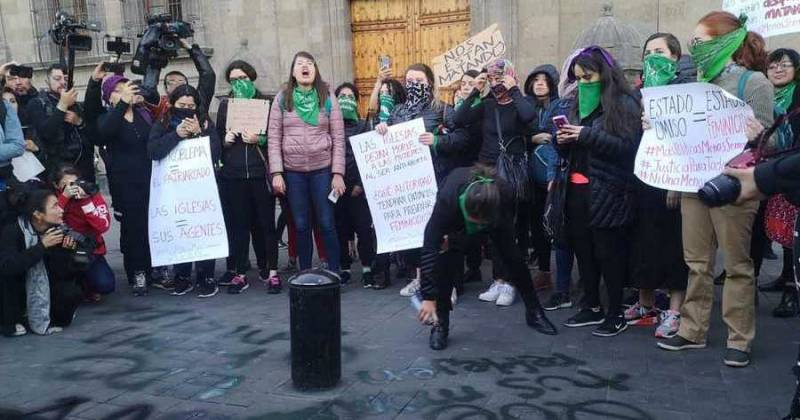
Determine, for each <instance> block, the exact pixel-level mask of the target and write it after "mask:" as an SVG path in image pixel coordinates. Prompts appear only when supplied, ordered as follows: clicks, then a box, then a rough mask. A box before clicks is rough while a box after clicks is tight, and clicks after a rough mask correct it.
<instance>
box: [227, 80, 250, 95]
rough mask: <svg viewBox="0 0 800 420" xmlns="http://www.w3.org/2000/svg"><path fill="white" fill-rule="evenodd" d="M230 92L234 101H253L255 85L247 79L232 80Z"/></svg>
mask: <svg viewBox="0 0 800 420" xmlns="http://www.w3.org/2000/svg"><path fill="white" fill-rule="evenodd" d="M231 91H232V92H233V97H234V98H236V99H253V98H255V97H256V85H255V84H254V83H253V82H252V81H251V80H247V79H240V80H234V81H233V83H231Z"/></svg>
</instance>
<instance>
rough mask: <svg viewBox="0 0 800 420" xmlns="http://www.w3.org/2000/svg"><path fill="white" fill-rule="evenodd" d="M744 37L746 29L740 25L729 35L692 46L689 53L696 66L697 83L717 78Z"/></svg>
mask: <svg viewBox="0 0 800 420" xmlns="http://www.w3.org/2000/svg"><path fill="white" fill-rule="evenodd" d="M746 37H747V27H745V26H744V25H742V27H741V28H739V29H737V30H735V31H733V32H731V33H729V34H725V35H722V36H718V37H716V38H714V39H711V40H709V41H702V42H698V43H697V44H695V45H692V47H691V48H690V49H689V52H690V53H691V54H692V59H693V60H694V64H695V65H696V66H697V81H698V82H710V81H712V80H714V79H715V78H716V77H717V76H719V74H720V73H722V70H724V69H725V66H726V65H727V64H728V62H729V61H730V60H731V57H733V54H734V53H736V51H737V50H738V49H739V47H741V46H742V43H743V42H744V39H745V38H746Z"/></svg>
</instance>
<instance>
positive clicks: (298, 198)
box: [268, 52, 346, 273]
mask: <svg viewBox="0 0 800 420" xmlns="http://www.w3.org/2000/svg"><path fill="white" fill-rule="evenodd" d="M334 99H335V98H333V92H331V91H330V90H329V88H328V85H327V84H326V83H325V82H324V81H323V80H322V75H321V74H320V73H319V68H318V67H317V63H316V61H315V60H314V57H313V56H312V55H311V54H309V53H307V52H299V53H297V54H295V56H294V59H292V66H291V69H290V73H289V81H288V82H287V83H286V84H285V85H284V87H283V90H281V92H280V93H279V94H278V96H277V97H276V98H275V101H273V103H272V110H271V111H270V115H269V129H268V138H269V144H268V150H269V171H270V173H271V174H272V190H273V192H274V193H275V194H278V195H282V194H286V196H287V198H288V201H289V207H290V208H291V212H292V218H293V219H294V222H295V225H296V227H297V247H298V256H299V259H300V269H301V270H306V269H309V268H311V256H312V253H313V245H312V242H311V226H312V225H313V222H312V217H316V221H317V225H318V226H319V229H320V232H322V237H323V240H324V242H325V250H326V251H327V254H328V268H329V269H330V270H331V271H333V272H334V273H338V271H339V251H340V250H339V240H338V238H337V236H336V224H335V220H334V211H333V203H331V201H330V200H328V196H329V195H330V194H331V193H333V194H334V195H335V196H336V197H341V196H342V194H344V193H345V189H346V187H345V183H344V173H345V139H344V122H343V121H342V112H341V110H340V109H339V103H338V101H336V100H334Z"/></svg>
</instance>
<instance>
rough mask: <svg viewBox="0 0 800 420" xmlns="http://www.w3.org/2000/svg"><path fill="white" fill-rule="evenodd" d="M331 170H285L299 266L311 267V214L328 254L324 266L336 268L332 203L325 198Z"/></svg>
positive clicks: (336, 269)
mask: <svg viewBox="0 0 800 420" xmlns="http://www.w3.org/2000/svg"><path fill="white" fill-rule="evenodd" d="M331 178H332V174H331V170H330V168H325V169H320V170H317V171H311V172H286V194H287V197H288V199H289V208H290V209H291V211H292V218H293V219H294V223H295V227H296V228H297V256H298V259H299V265H300V269H301V270H306V269H309V268H311V256H312V254H313V251H314V246H313V242H312V240H311V226H312V225H313V222H312V220H311V218H312V217H316V221H317V226H319V230H320V233H322V240H323V242H324V243H325V250H326V251H327V254H328V268H329V269H330V270H331V271H333V272H334V273H338V272H339V239H338V237H337V235H336V218H335V216H334V207H333V203H331V201H330V200H328V194H330V192H331Z"/></svg>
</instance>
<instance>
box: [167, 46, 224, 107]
mask: <svg viewBox="0 0 800 420" xmlns="http://www.w3.org/2000/svg"><path fill="white" fill-rule="evenodd" d="M181 46H182V47H183V48H185V49H186V51H188V52H189V57H191V58H192V61H193V62H194V67H195V68H196V69H197V75H198V83H197V91H198V92H199V93H200V102H201V104H200V105H201V106H202V107H203V109H198V114H200V115H204V114H208V107H209V105H210V104H211V100H212V99H214V88H215V86H216V84H217V74H216V73H214V68H213V67H211V63H210V62H209V61H208V57H207V56H206V55H205V54H203V50H202V49H201V48H200V46H199V45H197V44H193V45H189V43H188V42H186V40H185V39H181ZM187 84H189V78H188V77H186V75H185V74H183V73H181V72H179V71H170V72H169V73H167V74H166V76H164V90H165V91H166V92H167V94H166V95H164V96H162V97H161V102H159V103H158V107H156V109H155V110H154V112H153V114H154V115H155V117H156V118H161V117H162V116H163V115H164V114H166V112H167V110H168V109H169V106H170V101H169V97H170V95H172V92H174V91H175V89H176V88H177V87H178V86H182V85H187Z"/></svg>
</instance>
